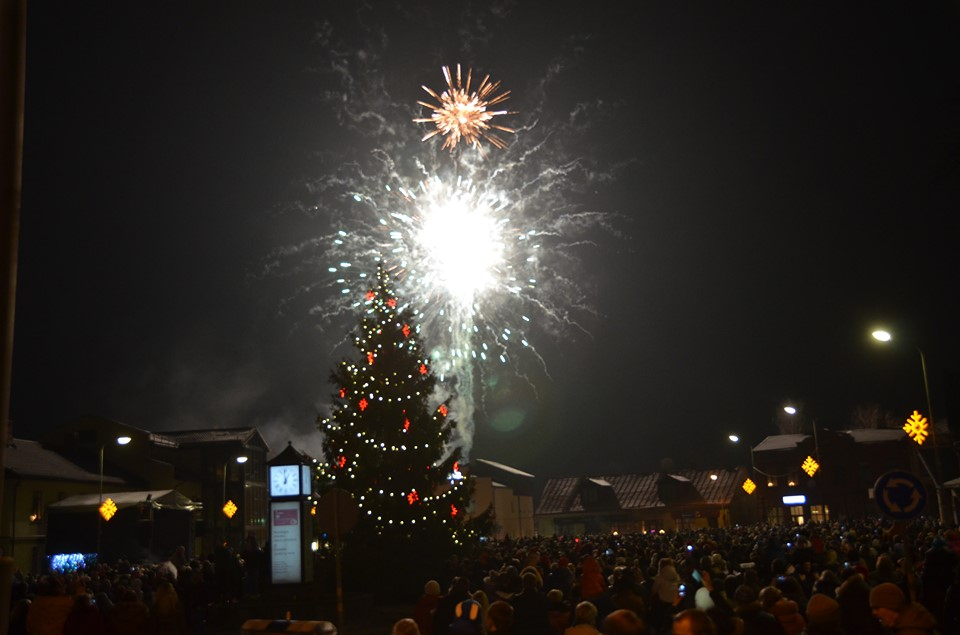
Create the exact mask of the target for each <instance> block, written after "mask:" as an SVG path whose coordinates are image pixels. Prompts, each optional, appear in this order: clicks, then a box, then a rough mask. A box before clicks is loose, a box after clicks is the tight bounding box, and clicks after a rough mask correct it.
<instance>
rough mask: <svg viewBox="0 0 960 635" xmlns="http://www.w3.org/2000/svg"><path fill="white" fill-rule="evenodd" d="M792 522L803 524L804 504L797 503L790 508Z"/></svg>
mask: <svg viewBox="0 0 960 635" xmlns="http://www.w3.org/2000/svg"><path fill="white" fill-rule="evenodd" d="M790 523H791V524H793V525H802V524H803V505H795V506H793V507H791V508H790Z"/></svg>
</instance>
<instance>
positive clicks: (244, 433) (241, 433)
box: [151, 428, 267, 449]
mask: <svg viewBox="0 0 960 635" xmlns="http://www.w3.org/2000/svg"><path fill="white" fill-rule="evenodd" d="M155 436H157V437H167V438H169V439H173V440H174V441H176V443H177V444H178V445H180V446H184V445H202V444H209V443H231V442H233V443H240V444H242V445H245V446H246V445H261V446H262V447H263V448H264V449H267V444H266V442H265V441H264V440H263V437H262V436H261V435H260V431H259V430H258V429H257V428H208V429H205V430H167V431H164V432H162V433H160V434H155ZM151 440H152V439H151Z"/></svg>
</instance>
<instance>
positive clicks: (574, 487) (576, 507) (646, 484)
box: [537, 470, 741, 514]
mask: <svg viewBox="0 0 960 635" xmlns="http://www.w3.org/2000/svg"><path fill="white" fill-rule="evenodd" d="M711 475H712V476H716V477H717V478H716V479H713V478H711ZM740 476H741V473H740V471H739V470H679V471H675V472H672V473H669V474H664V473H660V472H654V473H652V474H618V475H613V476H592V477H582V478H577V477H567V478H551V479H549V480H547V483H546V485H545V486H544V488H543V493H542V494H541V496H540V503H539V504H538V506H537V514H562V513H576V512H583V511H586V510H585V508H584V505H583V501H582V500H581V497H580V493H581V491H582V489H583V488H584V487H600V488H604V489H607V488H609V489H611V490H612V491H613V493H614V495H615V497H616V501H617V503H618V505H619V508H620V509H632V510H638V509H652V508H657V507H665V506H666V503H665V502H664V501H663V500H662V499H661V491H662V490H661V488H660V483H661V481H663V480H665V479H666V480H668V481H669V482H675V483H678V484H681V485H683V486H686V487H692V488H693V490H694V492H695V493H696V494H697V495H698V498H700V499H702V502H703V503H706V504H729V503H730V500H731V499H732V497H733V495H734V493H735V492H736V489H737V487H739V485H740V481H741V479H740Z"/></svg>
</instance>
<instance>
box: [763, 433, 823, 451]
mask: <svg viewBox="0 0 960 635" xmlns="http://www.w3.org/2000/svg"><path fill="white" fill-rule="evenodd" d="M809 438H810V435H809V434H774V435H771V436H769V437H767V438H766V439H764V440H763V441H761V442H760V443H759V444H758V445H757V446H756V447H755V448H753V451H754V452H768V451H771V450H792V449H794V448H796V447H797V446H798V445H800V444H801V443H803V441H804V440H805V439H809Z"/></svg>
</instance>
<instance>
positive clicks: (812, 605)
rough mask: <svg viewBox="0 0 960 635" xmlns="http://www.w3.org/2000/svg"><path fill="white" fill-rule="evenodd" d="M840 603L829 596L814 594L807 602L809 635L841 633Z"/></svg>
mask: <svg viewBox="0 0 960 635" xmlns="http://www.w3.org/2000/svg"><path fill="white" fill-rule="evenodd" d="M841 622H842V614H841V613H840V603H839V602H837V601H836V600H834V599H833V598H832V597H830V596H829V595H825V594H823V593H814V594H813V595H811V596H810V600H809V601H808V602H807V630H806V632H807V633H808V634H809V635H814V634H822V633H842V632H843V630H842V629H841V627H840V624H841Z"/></svg>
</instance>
